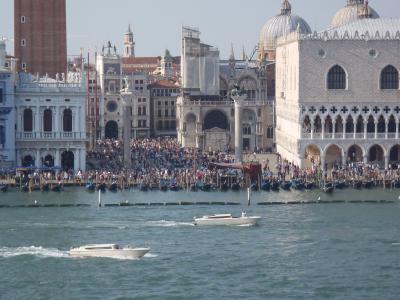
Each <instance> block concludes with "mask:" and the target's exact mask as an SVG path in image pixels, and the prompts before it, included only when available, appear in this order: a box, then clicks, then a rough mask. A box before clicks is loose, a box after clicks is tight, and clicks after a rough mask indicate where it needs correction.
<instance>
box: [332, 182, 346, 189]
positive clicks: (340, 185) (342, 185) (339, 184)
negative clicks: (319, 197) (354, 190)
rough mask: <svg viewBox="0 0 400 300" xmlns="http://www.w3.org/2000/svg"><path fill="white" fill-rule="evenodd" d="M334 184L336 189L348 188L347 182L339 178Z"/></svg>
mask: <svg viewBox="0 0 400 300" xmlns="http://www.w3.org/2000/svg"><path fill="white" fill-rule="evenodd" d="M334 186H335V189H339V190H342V189H344V188H346V182H345V181H343V180H338V181H335V184H334Z"/></svg>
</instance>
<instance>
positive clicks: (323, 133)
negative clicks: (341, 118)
mask: <svg viewBox="0 0 400 300" xmlns="http://www.w3.org/2000/svg"><path fill="white" fill-rule="evenodd" d="M321 125H322V132H321V138H322V139H325V121H323V122H321Z"/></svg>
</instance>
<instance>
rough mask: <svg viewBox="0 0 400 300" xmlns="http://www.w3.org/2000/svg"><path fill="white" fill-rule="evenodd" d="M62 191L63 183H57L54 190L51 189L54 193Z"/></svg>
mask: <svg viewBox="0 0 400 300" xmlns="http://www.w3.org/2000/svg"><path fill="white" fill-rule="evenodd" d="M61 190H62V185H61V183H57V184H56V185H54V186H53V187H52V188H51V191H53V192H57V193H58V192H61Z"/></svg>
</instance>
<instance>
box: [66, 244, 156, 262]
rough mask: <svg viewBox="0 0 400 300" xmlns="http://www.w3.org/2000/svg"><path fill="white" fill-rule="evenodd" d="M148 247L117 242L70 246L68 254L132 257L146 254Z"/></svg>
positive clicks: (75, 255) (77, 255)
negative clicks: (124, 245)
mask: <svg viewBox="0 0 400 300" xmlns="http://www.w3.org/2000/svg"><path fill="white" fill-rule="evenodd" d="M149 251H150V248H135V247H132V246H126V247H122V246H120V245H117V244H96V245H86V246H81V247H78V248H71V250H70V251H69V255H70V256H73V257H108V258H119V259H134V258H140V257H143V256H144V255H146V253H148V252H149Z"/></svg>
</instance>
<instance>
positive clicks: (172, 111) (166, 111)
mask: <svg viewBox="0 0 400 300" xmlns="http://www.w3.org/2000/svg"><path fill="white" fill-rule="evenodd" d="M169 116H170V114H169V110H168V109H166V110H164V117H169ZM175 116H176V113H175V109H171V117H175ZM158 117H159V118H161V117H163V114H162V110H161V109H159V110H158Z"/></svg>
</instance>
